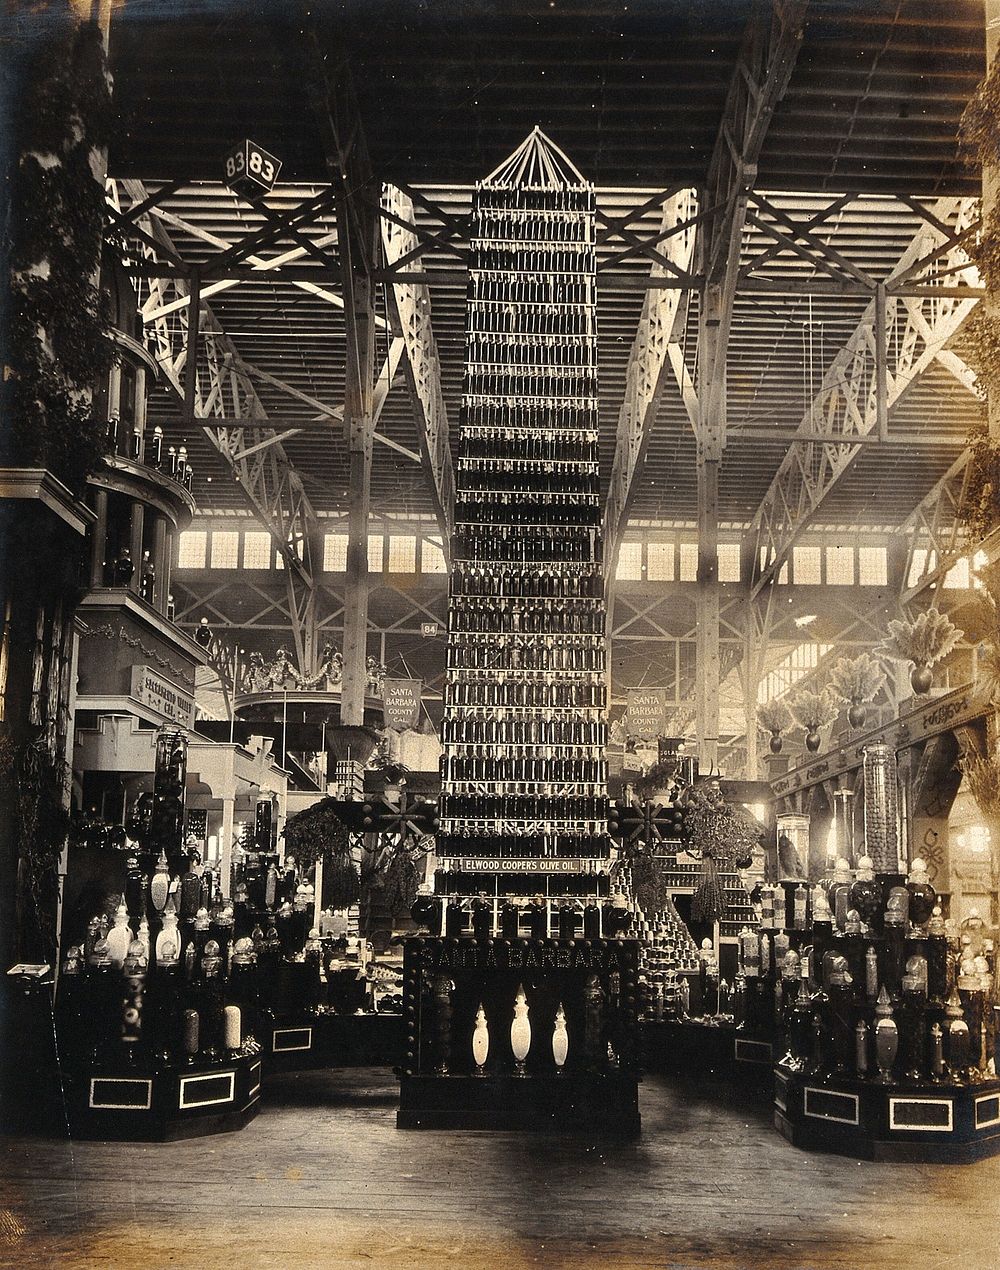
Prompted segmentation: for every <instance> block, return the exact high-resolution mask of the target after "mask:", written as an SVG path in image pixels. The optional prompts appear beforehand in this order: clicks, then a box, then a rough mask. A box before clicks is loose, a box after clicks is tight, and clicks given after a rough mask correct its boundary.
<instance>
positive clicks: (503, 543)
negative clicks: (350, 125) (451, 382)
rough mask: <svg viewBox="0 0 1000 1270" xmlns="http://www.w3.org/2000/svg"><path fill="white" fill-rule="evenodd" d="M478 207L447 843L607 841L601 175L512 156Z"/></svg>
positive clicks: (566, 846)
mask: <svg viewBox="0 0 1000 1270" xmlns="http://www.w3.org/2000/svg"><path fill="white" fill-rule="evenodd" d="M473 225H474V229H473V244H472V267H471V271H470V282H469V303H468V319H467V349H466V376H465V385H464V396H463V409H462V422H461V428H460V433H459V460H458V466H457V475H456V484H457V497H456V514H455V518H456V529H455V533H454V537H453V541H452V559H453V561H454V565H453V570H454V571H453V575H452V580H451V596H450V604H449V620H448V633H449V634H448V653H447V676H446V683H445V714H444V725H443V735H442V741H443V745H444V760H443V769H442V794H441V804H440V806H441V833H440V835H439V840H438V850H439V852H440V853H442V854H447V853H450V854H452V855H464V856H480V857H496V856H500V857H519V858H524V857H532V856H537V857H578V858H581V859H587V858H603V857H606V855H607V853H608V839H607V799H606V781H607V765H606V760H605V757H604V751H605V746H606V741H607V725H606V722H605V718H604V713H603V712H604V708H605V698H606V651H605V642H604V622H605V617H604V598H603V577H602V572H601V563H600V562H601V535H600V507H599V497H598V496H599V477H598V466H597V462H598V449H597V441H598V404H597V380H596V365H597V343H596V328H595V322H594V306H595V302H596V258H595V253H594V239H595V232H594V198H593V189H592V187H590V186H587V185H586V184H584V183H583V182H582V181H580V182H576V181H574V180H563V179H562V178H560V179H558V180H554V181H553V182H552V185H551V188H548V187H545V188H543V187H541V186H536V185H534V184H524V182H523V180H522V179H521V177H519V176H517V175H516V174H514V175H512V174H511V173H506V174H504V175H501V176H499V177H498V176H496V174H495V175H494V178H491V180H490V182H487V183H484V184H483V185H481V186H480V187H478V189H477V192H476V197H475V201H474V205H473ZM581 877H582V878H583V880H584V885H585V886H586V887H588V888H589V889H588V890H586V891H585V892H583V894H590V895H598V894H600V893H601V892H600V889H599V887H600V885H602V883H601V882H600V881H599V879H600V877H601V875H599V874H594V875H593V876H588V874H587V873H585V872H584V873H582V874H580V875H572V874H570V875H562V874H560V875H558V876H557V877H556V876H552V877H548V878H547V879H546V885H547V887H548V888H552V887H559V888H564V889H563V893H564V894H576V893H577V892H576V891H575V890H574V887H575V886H576V885H577V884H578V880H579V878H581ZM475 881H476V879H475V878H474V877H473V878H470V879H469V881H468V883H467V884H466V883H464V882H463V884H462V885H467V886H468V892H467V893H468V894H469V895H476V894H477V893H478V891H479V890H480V886H479V885H475ZM480 881H481V882H482V883H483V884H485V885H488V886H489V887H490V889H491V890H492V889H493V888H494V887H495V886H497V885H498V879H497V877H496V875H494V874H491V875H490V876H489V879H488V880H487V879H486V878H485V877H484V878H482V879H480ZM437 884H438V885H439V887H446V888H447V887H450V886H451V885H452V883H448V882H445V881H444V880H442V878H441V877H440V876H439V877H438V879H437ZM503 885H504V886H507V885H509V886H510V887H517V888H520V887H522V886H525V885H527V886H528V887H529V888H530V889H529V890H528V891H527V892H522V891H520V889H518V890H512V891H511V892H509V893H511V894H523V893H527V894H531V893H533V892H534V891H537V890H538V889H539V878H538V877H537V876H534V877H528V878H523V877H520V876H518V875H514V876H511V877H509V878H505V879H504V883H503ZM549 893H550V894H552V891H551V889H550V890H549ZM498 922H499V916H497V917H496V921H495V922H494V925H497V923H498Z"/></svg>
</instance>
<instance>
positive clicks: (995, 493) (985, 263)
mask: <svg viewBox="0 0 1000 1270" xmlns="http://www.w3.org/2000/svg"><path fill="white" fill-rule="evenodd" d="M998 121H1000V61H998V60H997V59H994V61H993V65H992V66H991V68H990V71H989V73H988V74H987V76H986V77H985V79H983V80H982V82H981V83H980V85H979V87H978V88H977V89H976V92H975V93H974V95H973V97H972V99H971V100H970V102H969V104H968V106H966V108H965V111H964V113H963V115H962V122H961V125H960V128H959V139H960V142H961V145H962V150H963V153H964V156H965V158H966V159H967V160H968V162H969V163H970V164H972V165H974V166H976V167H979V168H989V167H994V168H996V167H1000V122H998ZM968 250H969V255H970V256H971V258H972V260H973V261H974V262H975V264H976V267H977V268H978V270H979V273H980V276H981V277H982V280H983V283H984V284H985V286H986V289H987V291H988V292H989V293H991V295H997V294H998V293H1000V206H997V207H994V208H993V209H992V210H991V211H990V212H989V213H988V215H987V216H986V217H985V219H984V221H983V224H982V226H981V227H980V230H979V233H978V235H977V236H976V240H975V242H974V243H973V244H972V245H970V247H969V249H968ZM964 333H965V337H966V340H967V343H968V348H969V363H970V365H971V366H972V368H973V369H974V370H975V372H976V375H977V378H978V380H979V383H980V384H981V385H982V387H983V389H984V390H985V392H986V396H987V398H988V399H989V400H992V401H997V400H998V394H1000V314H997V313H996V312H994V311H993V306H992V305H991V304H989V303H984V304H980V305H979V306H978V308H977V309H976V311H975V313H973V315H972V317H971V318H970V319H969V321H968V322H967V323H966V325H965V332H964ZM968 442H969V449H970V463H969V470H968V483H967V489H966V497H965V500H964V502H963V506H962V508H961V509H960V515H961V517H962V520H963V521H964V522H965V524H966V525H967V527H968V529H969V532H970V533H971V534H972V535H973V536H974V537H977V538H983V537H985V535H986V534H988V533H989V532H990V530H991V529H993V528H994V526H995V525H996V524H997V523H998V522H1000V447H998V446H997V445H996V444H995V442H994V441H993V440H992V439H991V437H990V434H989V428H988V426H987V422H986V418H985V411H984V412H983V418H981V419H980V420H979V421H978V422H977V423H975V424H974V425H973V426H972V428H971V429H970V431H969V438H968Z"/></svg>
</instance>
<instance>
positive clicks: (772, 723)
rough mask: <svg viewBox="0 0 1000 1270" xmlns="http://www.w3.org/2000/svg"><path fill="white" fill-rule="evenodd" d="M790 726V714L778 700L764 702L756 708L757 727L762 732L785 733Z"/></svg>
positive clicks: (786, 707)
mask: <svg viewBox="0 0 1000 1270" xmlns="http://www.w3.org/2000/svg"><path fill="white" fill-rule="evenodd" d="M791 724H792V712H791V710H789V708H788V706H786V705H785V703H784V702H783V701H782V700H780V698H779V699H778V700H775V701H765V702H764V704H763V705H759V706H758V707H757V725H758V727H759V728H760V729H761V731H763V732H785V731H787V730H788V728H790V727H791Z"/></svg>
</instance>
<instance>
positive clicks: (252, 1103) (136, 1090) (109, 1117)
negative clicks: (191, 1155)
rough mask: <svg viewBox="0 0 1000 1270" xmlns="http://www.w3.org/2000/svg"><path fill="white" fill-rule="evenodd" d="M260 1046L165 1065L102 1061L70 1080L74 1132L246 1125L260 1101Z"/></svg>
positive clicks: (103, 1135) (168, 1135) (199, 1131)
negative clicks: (255, 1051)
mask: <svg viewBox="0 0 1000 1270" xmlns="http://www.w3.org/2000/svg"><path fill="white" fill-rule="evenodd" d="M262 1071H263V1061H262V1057H261V1055H260V1054H254V1055H238V1056H237V1057H235V1058H232V1059H226V1060H221V1059H220V1060H218V1061H216V1062H196V1063H192V1064H190V1065H184V1066H180V1067H166V1068H163V1069H162V1070H159V1071H152V1070H149V1069H146V1070H144V1069H142V1068H140V1067H122V1066H118V1067H114V1068H110V1067H95V1068H93V1069H91V1070H90V1071H88V1072H81V1073H79V1074H78V1075H76V1076H75V1077H74V1079H73V1080H72V1081H71V1082H70V1081H68V1082H67V1085H66V1109H67V1119H68V1123H69V1130H70V1136H71V1137H74V1138H100V1139H105V1140H109V1141H120V1140H124V1139H127V1140H130V1141H140V1142H168V1141H172V1140H174V1139H177V1138H192V1137H201V1136H203V1135H205V1134H209V1133H228V1132H230V1131H232V1130H234V1129H242V1128H243V1126H244V1125H245V1124H248V1123H249V1122H250V1121H251V1120H252V1119H253V1118H254V1116H256V1114H257V1112H258V1110H259V1108H260V1086H261V1073H262Z"/></svg>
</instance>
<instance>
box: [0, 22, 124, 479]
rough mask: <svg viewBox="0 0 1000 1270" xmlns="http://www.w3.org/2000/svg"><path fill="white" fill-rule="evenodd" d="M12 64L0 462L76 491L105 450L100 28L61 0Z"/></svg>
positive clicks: (104, 82) (105, 123)
mask: <svg viewBox="0 0 1000 1270" xmlns="http://www.w3.org/2000/svg"><path fill="white" fill-rule="evenodd" d="M21 72H22V75H21V82H20V84H19V90H20V91H19V93H18V95H17V96H18V109H17V111H16V117H15V118H14V119H13V121H12V125H13V127H12V134H13V136H14V138H15V147H16V151H15V153H16V160H15V166H14V170H13V180H12V188H11V202H10V218H9V221H8V233H7V244H6V245H7V248H8V253H9V260H10V278H9V297H10V330H9V339H8V346H7V347H8V352H7V362H8V364H7V366H6V367H5V371H4V376H3V381H4V382H3V389H2V392H3V396H2V405H3V411H4V414H5V417H6V419H7V421H8V422H7V427H6V428H5V429H4V430H3V433H2V435H0V460H2V461H3V462H4V463H7V464H13V465H32V466H35V465H37V466H43V467H47V468H49V469H50V470H51V471H52V472H53V473H55V475H56V476H58V477H59V479H60V480H62V481H64V482H65V483H66V484H67V485H68V486H69V487H70V488H71V489H72V490H73V491H74V492H79V491H80V490H81V489H82V487H83V484H84V482H85V480H86V478H87V476H88V475H89V474H90V473H91V472H92V471H94V470H95V468H96V467H97V465H98V463H99V462H100V459H101V457H102V455H103V454H104V453H105V450H106V434H107V426H106V421H104V420H99V419H96V418H95V417H94V412H93V409H92V407H91V398H90V394H91V390H92V388H93V387H94V385H95V383H96V382H97V381H98V379H99V378H100V377H101V376H102V375H103V374H106V373H107V371H108V369H109V368H110V366H111V363H112V361H113V359H114V356H115V354H114V345H113V343H112V340H111V334H110V332H111V322H110V317H109V312H108V306H107V304H106V303H105V301H104V299H103V297H102V296H101V294H100V293H99V291H98V288H97V286H96V285H95V278H96V276H97V271H98V267H99V264H100V255H101V243H102V233H103V227H104V218H105V205H104V189H103V186H102V183H101V181H100V180H99V179H97V177H96V176H95V172H94V158H95V155H96V154H97V153H98V152H99V151H100V149H101V148H103V147H105V146H106V145H107V143H108V139H109V132H110V126H111V118H112V114H111V95H110V90H109V86H108V78H107V71H106V66H105V58H104V49H103V45H102V43H101V36H100V32H99V31H98V29H97V27H96V25H95V24H94V23H82V24H78V23H76V22H75V21H74V20H73V19H72V18H71V16H70V12H69V7H68V6H67V10H66V16H65V18H64V20H63V21H62V22H60V23H57V24H56V25H55V27H54V29H53V30H52V32H51V34H49V35H47V36H46V38H45V39H44V40H43V41H39V42H38V43H37V44H36V45H34V46H32V48H31V49H30V50H29V51H28V52H27V53H26V55H25V60H24V64H23V65H22V67H21Z"/></svg>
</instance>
